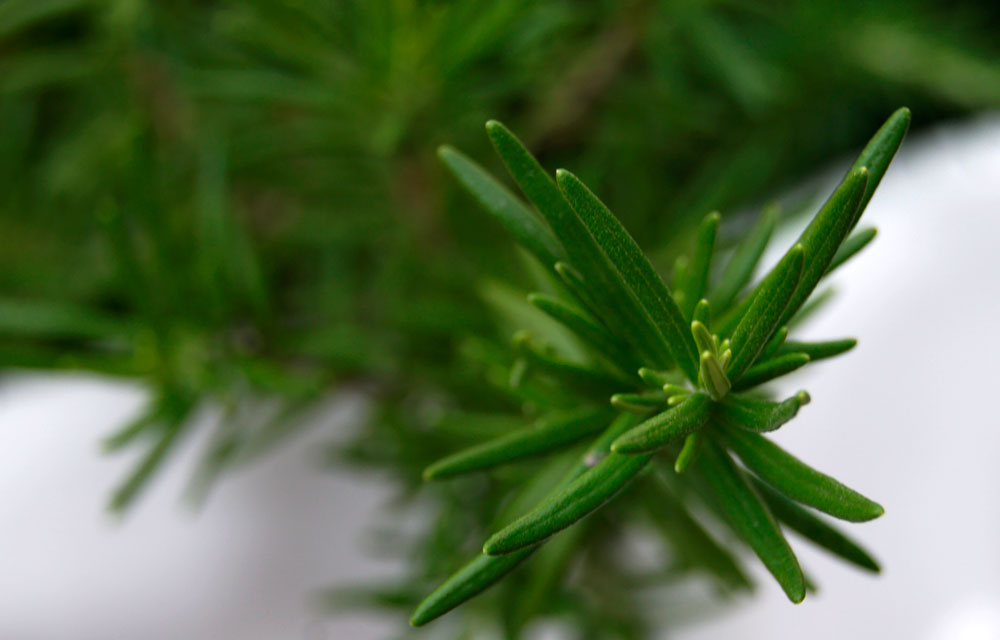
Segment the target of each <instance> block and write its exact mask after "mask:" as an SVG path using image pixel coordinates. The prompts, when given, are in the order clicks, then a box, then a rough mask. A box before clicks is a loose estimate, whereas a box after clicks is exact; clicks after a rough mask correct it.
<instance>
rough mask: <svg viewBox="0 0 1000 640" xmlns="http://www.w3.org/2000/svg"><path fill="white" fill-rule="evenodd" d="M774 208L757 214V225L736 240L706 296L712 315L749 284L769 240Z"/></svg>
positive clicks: (774, 214) (773, 222)
mask: <svg viewBox="0 0 1000 640" xmlns="http://www.w3.org/2000/svg"><path fill="white" fill-rule="evenodd" d="M777 217H778V216H777V210H776V208H775V207H767V208H765V209H764V211H763V213H761V215H760V219H759V220H758V221H757V224H755V225H754V227H753V229H751V230H750V233H748V234H747V236H746V237H745V238H743V240H741V241H740V243H739V245H737V247H736V251H735V252H734V253H733V257H732V258H730V259H729V262H728V263H727V264H726V268H725V270H724V271H723V272H722V276H721V277H720V278H719V283H718V284H717V285H715V287H713V288H712V290H711V291H710V292H709V294H708V301H709V303H711V305H712V308H713V309H715V311H716V313H722V312H724V311H726V310H727V309H728V308H729V305H731V304H732V303H733V300H735V299H736V296H738V295H739V294H740V292H741V291H743V289H744V288H745V287H746V286H747V285H748V284H749V283H750V280H751V279H752V278H753V274H754V271H755V270H756V269H757V263H759V262H760V258H761V256H763V255H764V250H765V249H767V243H768V242H769V241H770V240H771V234H772V233H773V232H774V225H775V221H776V220H777Z"/></svg>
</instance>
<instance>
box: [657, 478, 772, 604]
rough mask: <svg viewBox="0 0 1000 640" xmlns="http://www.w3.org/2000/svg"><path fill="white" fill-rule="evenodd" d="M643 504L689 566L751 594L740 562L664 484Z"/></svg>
mask: <svg viewBox="0 0 1000 640" xmlns="http://www.w3.org/2000/svg"><path fill="white" fill-rule="evenodd" d="M651 484H652V483H651ZM643 504H644V506H645V507H646V512H647V513H648V514H649V517H650V519H651V520H652V521H653V523H654V524H655V525H656V528H657V529H658V530H659V531H660V532H661V533H662V534H663V536H664V537H665V538H666V539H667V541H668V542H669V543H670V546H671V547H672V548H673V549H676V550H677V555H678V557H679V558H681V559H682V561H683V562H684V563H685V564H686V565H689V566H691V567H692V568H695V569H699V570H702V571H707V572H708V573H710V574H711V575H713V576H714V577H715V578H716V579H717V580H719V581H720V582H721V583H722V584H723V585H725V586H726V587H728V588H731V589H747V590H749V589H750V588H751V587H752V586H753V585H752V583H751V582H750V578H749V577H748V576H747V574H746V572H744V571H743V569H742V568H741V567H740V565H739V562H738V561H737V559H736V558H734V557H733V555H732V554H730V553H729V551H728V550H726V549H725V548H724V547H723V546H722V545H720V544H719V543H718V542H716V540H715V539H714V538H713V537H712V535H711V534H709V532H708V531H706V530H705V528H704V527H702V526H701V524H700V523H699V522H698V521H697V520H695V518H694V516H692V515H691V514H690V513H689V512H688V510H687V509H685V507H684V503H683V502H681V501H680V500H678V499H677V498H676V497H675V496H674V495H673V494H672V493H671V492H670V491H669V490H668V489H667V488H666V487H665V486H664V483H662V482H657V483H655V484H652V486H651V487H650V489H649V490H647V491H645V492H643Z"/></svg>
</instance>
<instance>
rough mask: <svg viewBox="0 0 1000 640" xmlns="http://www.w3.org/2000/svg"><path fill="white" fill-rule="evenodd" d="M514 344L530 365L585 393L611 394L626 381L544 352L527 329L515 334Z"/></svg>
mask: <svg viewBox="0 0 1000 640" xmlns="http://www.w3.org/2000/svg"><path fill="white" fill-rule="evenodd" d="M514 346H515V347H516V348H517V350H518V352H519V353H520V354H521V355H523V356H524V359H525V360H526V361H527V363H528V365H529V366H530V367H534V368H536V369H538V370H539V371H541V372H543V373H545V374H547V375H549V376H551V377H553V378H555V379H557V380H559V381H561V382H563V383H565V384H567V385H569V386H572V387H575V388H577V389H579V390H581V391H583V392H585V393H588V392H593V393H598V394H601V395H610V394H611V393H612V392H613V391H614V389H620V388H621V385H622V383H623V382H626V381H623V380H619V379H618V378H616V377H614V376H613V375H611V374H608V373H604V372H602V371H597V370H595V369H589V368H587V367H584V366H581V365H579V364H576V363H573V362H567V361H565V360H562V359H559V358H557V357H554V356H552V355H549V354H548V353H545V352H543V351H542V350H541V349H539V348H538V347H536V346H535V345H533V344H532V342H531V336H530V334H528V333H527V332H526V331H519V332H518V333H517V334H516V335H515V336H514Z"/></svg>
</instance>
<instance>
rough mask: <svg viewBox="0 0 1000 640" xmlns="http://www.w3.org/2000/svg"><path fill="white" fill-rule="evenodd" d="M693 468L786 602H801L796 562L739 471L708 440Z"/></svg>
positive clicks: (803, 590) (803, 589)
mask: <svg viewBox="0 0 1000 640" xmlns="http://www.w3.org/2000/svg"><path fill="white" fill-rule="evenodd" d="M697 468H698V469H700V470H701V471H702V474H703V476H704V478H705V481H706V484H707V485H708V487H709V488H710V489H711V491H712V494H713V495H714V497H715V500H716V501H717V502H718V504H719V505H720V507H721V509H722V510H723V512H724V513H725V514H726V517H727V519H728V520H729V523H730V525H731V526H732V527H733V529H734V530H735V531H736V533H738V534H739V535H740V537H742V538H743V539H744V540H745V541H746V543H747V544H748V545H750V548H751V549H753V551H754V553H756V554H757V557H759V558H760V559H761V562H763V563H764V566H765V567H767V570H768V571H770V572H771V575H773V576H774V577H775V579H776V580H777V581H778V584H780V585H781V588H782V589H784V591H785V594H786V595H787V596H788V599H789V600H791V601H792V602H801V601H802V600H803V598H805V596H806V587H805V580H804V578H803V576H802V569H801V568H800V567H799V562H798V560H797V559H796V558H795V554H794V553H792V549H791V547H790V546H789V545H788V541H787V540H785V536H784V535H783V534H782V533H781V529H780V528H779V527H778V523H777V522H775V520H774V517H773V516H772V515H771V512H770V511H769V510H768V508H767V507H766V506H765V505H764V503H763V502H762V501H761V498H760V496H759V495H758V494H757V492H756V491H755V490H754V489H753V487H752V486H750V483H749V482H748V481H747V478H746V476H745V475H744V474H743V472H742V471H741V470H740V468H739V467H737V466H736V463H735V462H733V460H732V458H730V457H729V454H727V453H726V452H725V451H724V450H723V449H722V448H721V447H720V446H719V445H718V444H717V443H716V442H714V441H713V440H712V438H706V440H705V442H704V444H703V446H702V454H701V459H700V460H699V461H698V467H697Z"/></svg>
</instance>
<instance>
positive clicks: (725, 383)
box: [700, 351, 732, 400]
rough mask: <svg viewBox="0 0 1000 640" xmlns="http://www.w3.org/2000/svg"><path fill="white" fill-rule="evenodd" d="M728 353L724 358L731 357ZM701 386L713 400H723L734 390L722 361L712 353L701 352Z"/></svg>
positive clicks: (727, 352) (728, 352)
mask: <svg viewBox="0 0 1000 640" xmlns="http://www.w3.org/2000/svg"><path fill="white" fill-rule="evenodd" d="M730 354H731V352H730V351H726V352H725V353H724V354H723V357H726V356H728V355H730ZM700 380H701V384H702V386H703V387H705V390H706V391H708V395H710V396H712V399H713V400H722V399H723V398H724V397H726V394H727V393H729V390H730V389H731V388H732V383H730V382H729V378H728V377H727V376H726V373H725V371H724V370H723V364H722V361H720V360H719V358H718V357H717V356H716V355H715V354H714V353H712V352H711V351H702V352H701V377H700Z"/></svg>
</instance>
